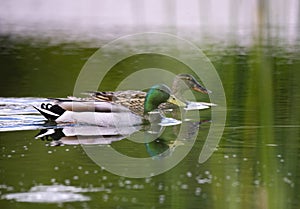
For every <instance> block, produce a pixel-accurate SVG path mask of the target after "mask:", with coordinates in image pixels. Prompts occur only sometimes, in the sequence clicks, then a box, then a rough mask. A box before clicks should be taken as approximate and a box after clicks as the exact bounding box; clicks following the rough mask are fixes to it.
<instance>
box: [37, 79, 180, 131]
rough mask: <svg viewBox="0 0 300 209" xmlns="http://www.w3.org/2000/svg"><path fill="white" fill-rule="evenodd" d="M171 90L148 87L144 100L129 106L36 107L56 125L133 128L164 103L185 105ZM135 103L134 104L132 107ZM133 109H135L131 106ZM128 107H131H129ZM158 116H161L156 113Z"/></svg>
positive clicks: (59, 103)
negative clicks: (80, 124) (84, 124)
mask: <svg viewBox="0 0 300 209" xmlns="http://www.w3.org/2000/svg"><path fill="white" fill-rule="evenodd" d="M170 92H171V91H170V89H169V88H168V87H167V86H166V85H164V84H159V85H155V86H153V87H151V88H150V90H149V91H148V92H147V94H146V97H145V98H144V99H142V100H139V99H134V98H133V99H132V100H136V101H135V102H133V103H131V105H130V102H128V101H126V103H125V104H124V103H122V102H121V101H120V104H118V103H114V102H105V101H82V100H70V99H54V101H53V103H48V104H45V103H43V104H41V106H40V107H35V109H37V110H38V111H39V112H40V113H41V114H42V115H43V116H44V117H45V118H47V119H48V120H51V121H55V122H57V123H86V124H92V125H98V126H134V125H140V124H143V123H145V121H147V120H148V119H149V115H151V114H149V113H150V112H151V111H153V110H155V109H157V107H158V106H159V104H161V103H163V102H167V101H169V102H172V103H174V104H177V105H184V103H183V102H180V101H179V100H177V99H176V98H175V97H173V96H172V95H171V94H170ZM133 104H134V105H133ZM132 106H134V108H133V107H132ZM129 107H131V108H129ZM157 115H158V117H161V115H160V114H157Z"/></svg>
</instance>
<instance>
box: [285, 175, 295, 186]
mask: <svg viewBox="0 0 300 209" xmlns="http://www.w3.org/2000/svg"><path fill="white" fill-rule="evenodd" d="M283 181H284V182H285V183H287V184H289V185H290V186H291V187H292V188H293V187H294V186H295V185H294V183H293V181H292V180H291V179H289V178H288V177H283Z"/></svg>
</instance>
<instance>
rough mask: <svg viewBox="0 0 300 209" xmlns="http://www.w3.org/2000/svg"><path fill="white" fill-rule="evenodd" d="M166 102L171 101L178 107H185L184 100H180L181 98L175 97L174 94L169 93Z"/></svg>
mask: <svg viewBox="0 0 300 209" xmlns="http://www.w3.org/2000/svg"><path fill="white" fill-rule="evenodd" d="M167 102H169V103H172V104H174V105H177V106H179V107H185V106H186V104H185V103H184V102H182V101H181V100H179V99H178V98H176V97H175V96H174V95H171V96H170V97H169V99H168V101H167Z"/></svg>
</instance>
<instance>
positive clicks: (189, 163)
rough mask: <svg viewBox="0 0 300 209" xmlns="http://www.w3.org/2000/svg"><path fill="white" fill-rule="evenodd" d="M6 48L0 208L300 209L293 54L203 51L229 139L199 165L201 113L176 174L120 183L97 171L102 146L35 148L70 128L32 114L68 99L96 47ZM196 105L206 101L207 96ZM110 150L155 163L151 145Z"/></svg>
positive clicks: (16, 44)
mask: <svg viewBox="0 0 300 209" xmlns="http://www.w3.org/2000/svg"><path fill="white" fill-rule="evenodd" d="M0 46H1V52H0V69H1V76H0V96H1V98H0V145H1V146H0V149H1V155H0V161H1V163H0V177H1V179H0V196H1V200H0V205H1V208H53V207H61V208H230V209H233V208H295V209H297V208H299V205H300V201H299V199H300V198H299V197H300V196H299V194H300V192H299V191H298V188H300V185H299V184H300V181H299V179H300V176H299V173H298V172H299V171H300V164H299V161H300V141H299V139H300V106H299V104H300V94H299V91H300V83H299V81H300V70H299V68H300V59H299V57H300V56H299V55H300V54H299V50H297V47H296V46H289V45H287V46H286V47H284V46H282V45H281V44H276V42H275V41H273V42H270V44H265V43H264V42H263V43H260V42H258V44H253V45H249V46H240V45H239V44H224V45H222V44H218V45H211V44H202V43H201V44H200V43H199V44H198V47H200V48H201V49H202V50H203V51H204V53H205V54H206V56H207V57H208V58H209V59H210V60H211V61H212V64H213V65H214V66H215V68H216V71H217V72H218V74H219V76H220V79H221V81H222V84H223V87H224V91H225V95H226V102H227V107H224V108H226V109H225V110H226V111H227V118H226V124H225V130H224V133H223V135H222V138H221V140H220V142H219V144H218V146H217V147H216V148H215V149H214V152H213V154H212V155H211V156H210V158H209V159H208V160H207V161H205V162H204V163H199V162H198V158H199V153H200V151H201V150H202V148H203V146H204V144H205V138H206V137H207V135H208V132H209V129H210V121H209V120H210V119H211V118H210V116H211V115H210V110H201V111H200V115H201V119H203V123H201V124H200V125H199V124H198V126H197V127H196V129H197V131H198V132H197V134H196V136H195V137H196V138H195V143H194V144H193V146H192V148H191V151H190V152H189V153H188V154H187V155H186V156H185V157H184V159H183V160H182V161H180V162H179V163H178V164H177V165H176V166H175V167H174V168H172V169H170V170H168V171H166V172H164V173H162V174H159V175H157V176H153V177H147V178H127V177H122V176H119V175H115V174H112V173H110V172H109V171H107V170H106V169H105V168H104V167H101V166H99V165H98V164H97V163H95V162H94V161H93V160H92V159H91V158H90V156H89V155H88V154H87V152H86V151H87V149H89V148H90V147H97V146H99V145H89V146H88V148H87V145H84V143H83V142H82V141H81V142H80V140H79V142H77V143H74V142H72V143H73V144H72V143H71V142H70V141H68V142H70V144H67V142H65V144H64V145H63V146H53V145H54V144H55V143H54V142H53V141H55V140H53V139H51V138H37V139H36V138H35V137H36V135H37V134H39V133H40V131H42V130H49V129H58V128H60V129H64V130H67V129H68V128H74V127H73V126H72V125H71V126H70V125H61V126H57V125H55V124H48V123H45V121H44V119H43V117H42V116H40V115H39V114H38V112H37V111H36V110H35V109H34V108H33V107H32V105H36V104H39V103H41V102H45V101H47V98H52V97H66V96H68V95H72V94H73V90H74V85H75V83H76V79H77V77H78V74H79V73H80V71H81V69H82V67H83V66H84V64H85V63H86V62H87V60H88V59H89V57H90V56H91V55H92V54H93V53H94V52H96V50H97V49H98V48H97V47H90V45H85V44H82V43H76V42H74V43H71V42H68V43H56V44H49V42H47V40H43V41H41V40H38V41H37V40H34V39H30V38H28V39H22V40H21V41H20V40H18V41H17V40H15V39H12V38H10V37H9V36H2V37H0ZM116 50H119V49H116ZM143 56H144V55H140V57H135V58H134V57H133V58H131V59H130V58H129V59H128V60H127V64H126V63H125V64H124V63H123V64H122V63H120V64H118V65H116V66H114V70H113V71H111V72H110V73H109V74H108V75H107V77H106V78H105V80H104V82H103V83H102V86H101V89H103V90H111V89H115V87H116V84H117V83H118V82H119V81H120V80H121V79H122V78H123V77H124V75H126V74H129V73H130V72H132V71H133V68H134V66H139V68H143V67H150V66H151V64H153V63H151V62H149V60H147V59H144V57H143ZM152 56H154V55H152ZM152 58H153V57H152ZM156 60H157V59H156ZM160 62H161V63H167V64H166V65H165V66H168V67H169V68H174V69H175V72H178V73H180V72H181V71H183V72H188V69H187V68H185V66H184V65H180V64H178V63H177V62H173V61H172V60H171V61H170V60H169V59H168V58H162V59H161V60H160ZM159 66H160V64H156V67H159ZM137 69H138V68H137ZM195 96H196V99H197V100H199V101H205V102H209V101H210V100H209V97H208V96H207V95H195ZM212 108H213V107H212ZM177 129H178V127H177V126H175V127H168V128H166V129H165V133H166V134H165V135H166V136H165V138H164V140H165V141H164V140H161V141H158V142H156V144H154V145H153V144H152V146H154V147H155V148H153V147H152V148H153V149H155V150H156V149H158V150H159V149H162V150H164V149H165V148H164V147H165V146H167V147H172V146H173V145H174V143H173V142H174V137H176V133H177V132H176V131H177ZM77 140H78V139H77ZM107 140H108V141H106V142H107V143H108V144H102V145H100V146H101V147H107V146H108V147H113V148H114V149H115V150H118V151H119V152H121V153H126V155H129V156H132V157H149V156H150V157H151V155H153V152H149V149H151V145H149V146H148V147H147V146H145V145H144V144H137V143H134V142H132V141H130V140H128V139H126V138H123V139H120V140H118V139H115V138H113V139H112V138H111V139H107ZM109 140H111V141H109ZM114 140H115V141H114ZM149 147H150V148H149ZM174 147H175V148H174V149H180V145H176V146H175V145H174ZM171 154H172V153H171ZM104 157H107V158H108V159H109V158H110V157H111V156H104ZM158 160H159V159H158Z"/></svg>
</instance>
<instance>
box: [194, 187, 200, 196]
mask: <svg viewBox="0 0 300 209" xmlns="http://www.w3.org/2000/svg"><path fill="white" fill-rule="evenodd" d="M201 190H202V189H201V188H200V187H196V189H195V195H196V196H199V195H200V193H201Z"/></svg>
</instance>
